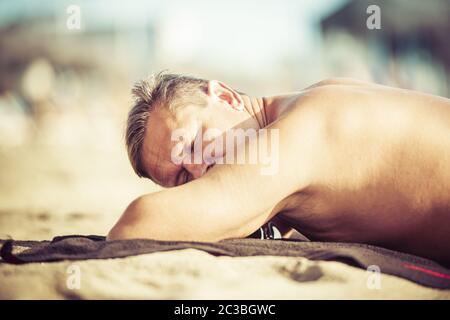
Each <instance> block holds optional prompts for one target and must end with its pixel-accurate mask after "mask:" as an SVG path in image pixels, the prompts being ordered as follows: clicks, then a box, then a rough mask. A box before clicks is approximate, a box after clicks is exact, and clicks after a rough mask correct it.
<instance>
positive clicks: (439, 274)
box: [403, 263, 450, 280]
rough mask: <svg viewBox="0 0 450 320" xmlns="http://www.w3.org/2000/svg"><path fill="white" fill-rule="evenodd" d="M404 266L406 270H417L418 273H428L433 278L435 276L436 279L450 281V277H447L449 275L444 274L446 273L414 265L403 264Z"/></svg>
mask: <svg viewBox="0 0 450 320" xmlns="http://www.w3.org/2000/svg"><path fill="white" fill-rule="evenodd" d="M403 266H404V267H405V268H408V269H411V270H416V271H420V272H424V273H428V274H430V275H432V276H435V277H439V278H443V279H447V280H450V276H449V275H447V274H444V273H440V272H437V271H433V270H430V269H427V268H423V267H419V266H415V265H413V264H406V263H405V264H403Z"/></svg>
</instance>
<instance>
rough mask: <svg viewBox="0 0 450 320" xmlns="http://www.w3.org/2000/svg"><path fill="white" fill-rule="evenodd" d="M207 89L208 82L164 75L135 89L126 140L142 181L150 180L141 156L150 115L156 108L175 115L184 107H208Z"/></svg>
mask: <svg viewBox="0 0 450 320" xmlns="http://www.w3.org/2000/svg"><path fill="white" fill-rule="evenodd" d="M207 88H208V81H207V80H204V79H198V78H194V77H189V76H183V75H178V74H171V73H165V72H160V73H158V74H156V75H151V76H150V77H148V78H147V79H144V80H142V81H140V82H138V83H136V84H135V86H134V87H133V89H132V93H133V96H134V100H135V101H134V105H133V107H132V109H131V110H130V112H129V114H128V121H127V128H126V136H125V140H126V147H127V152H128V158H129V159H130V162H131V166H132V167H133V169H134V171H135V172H136V174H137V175H138V176H139V177H146V178H150V179H151V177H150V174H149V173H148V172H146V170H145V169H144V168H143V165H142V155H141V153H142V145H143V142H144V137H145V133H146V130H147V123H148V119H149V117H150V113H151V112H152V111H153V110H155V108H157V107H158V108H167V109H168V110H169V111H170V112H175V111H176V109H178V108H179V107H181V106H183V105H188V104H196V105H205V104H206V100H205V97H206V93H207V90H208V89H207Z"/></svg>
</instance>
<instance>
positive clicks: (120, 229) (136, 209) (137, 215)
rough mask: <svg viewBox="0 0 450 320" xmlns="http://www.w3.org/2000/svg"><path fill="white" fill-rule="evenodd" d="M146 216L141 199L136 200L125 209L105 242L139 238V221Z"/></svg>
mask: <svg viewBox="0 0 450 320" xmlns="http://www.w3.org/2000/svg"><path fill="white" fill-rule="evenodd" d="M144 215H148V212H147V210H146V208H145V203H144V200H143V198H142V197H139V198H137V199H136V200H134V201H133V202H131V203H130V205H129V206H128V207H127V209H126V210H125V212H124V213H123V214H122V216H121V217H120V219H119V221H117V223H116V224H115V225H114V227H113V228H112V229H111V230H110V231H109V233H108V235H107V237H106V240H108V241H109V240H125V239H134V238H140V237H141V235H140V230H139V229H138V227H139V221H140V220H142V219H143V217H144Z"/></svg>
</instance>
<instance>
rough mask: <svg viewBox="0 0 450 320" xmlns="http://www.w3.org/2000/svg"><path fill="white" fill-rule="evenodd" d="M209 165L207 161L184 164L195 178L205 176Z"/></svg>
mask: <svg viewBox="0 0 450 320" xmlns="http://www.w3.org/2000/svg"><path fill="white" fill-rule="evenodd" d="M208 167H209V165H208V164H207V163H201V164H185V165H184V168H185V169H186V170H187V171H188V172H189V173H190V174H191V176H192V178H193V179H197V178H200V177H201V176H203V175H204V174H205V173H206V171H208Z"/></svg>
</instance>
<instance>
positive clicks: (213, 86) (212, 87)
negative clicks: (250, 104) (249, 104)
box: [208, 80, 244, 111]
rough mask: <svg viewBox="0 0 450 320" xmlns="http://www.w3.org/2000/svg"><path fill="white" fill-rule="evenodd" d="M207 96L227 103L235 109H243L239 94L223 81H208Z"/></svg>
mask: <svg viewBox="0 0 450 320" xmlns="http://www.w3.org/2000/svg"><path fill="white" fill-rule="evenodd" d="M208 96H210V97H211V98H213V99H219V100H220V101H222V102H225V103H227V104H228V105H230V106H231V107H232V108H233V109H235V110H238V111H243V110H244V102H243V101H242V97H241V96H240V94H239V93H237V92H236V91H234V90H233V89H232V88H230V87H229V86H227V85H226V84H225V83H223V82H220V81H217V80H210V81H208Z"/></svg>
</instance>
